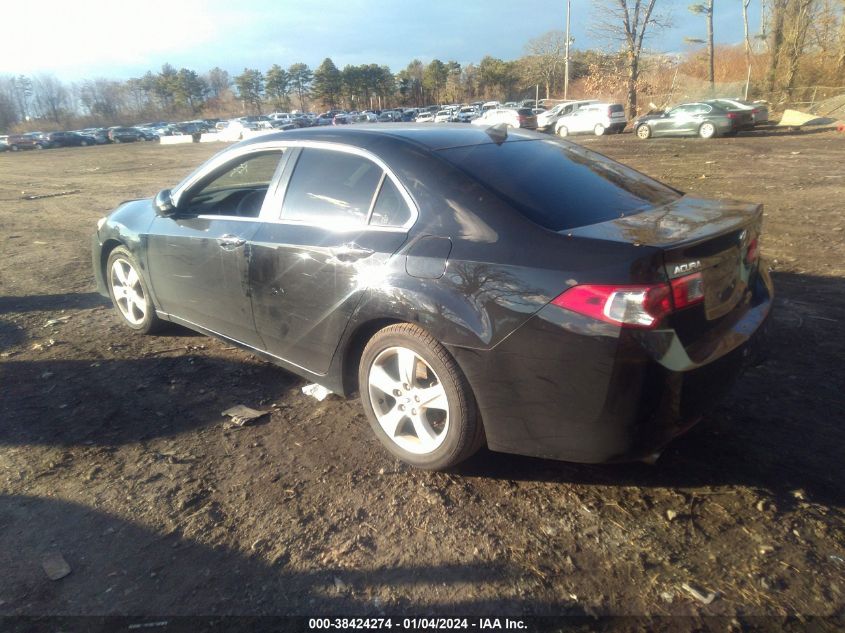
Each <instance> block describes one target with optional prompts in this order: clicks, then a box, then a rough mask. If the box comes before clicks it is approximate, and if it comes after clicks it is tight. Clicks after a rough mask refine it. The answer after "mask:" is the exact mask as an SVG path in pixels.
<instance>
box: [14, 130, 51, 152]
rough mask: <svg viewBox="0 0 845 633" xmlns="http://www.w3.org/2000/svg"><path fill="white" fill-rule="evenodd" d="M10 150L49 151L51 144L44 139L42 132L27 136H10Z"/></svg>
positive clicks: (30, 133) (31, 133)
mask: <svg viewBox="0 0 845 633" xmlns="http://www.w3.org/2000/svg"><path fill="white" fill-rule="evenodd" d="M6 142H7V143H8V145H9V149H10V150H11V151H13V152H17V151H18V150H22V149H47V148H48V147H50V142H49V141H46V140H45V139H44V138H42V133H41V132H29V133H27V134H9V138H8V140H7V141H6Z"/></svg>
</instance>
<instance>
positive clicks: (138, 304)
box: [110, 258, 147, 325]
mask: <svg viewBox="0 0 845 633" xmlns="http://www.w3.org/2000/svg"><path fill="white" fill-rule="evenodd" d="M110 274H111V287H112V293H113V294H114V301H115V303H116V304H117V308H118V310H120V313H121V314H122V315H123V318H125V319H126V320H127V321H129V323H131V324H132V325H141V324H142V323H143V322H144V319H145V318H146V316H147V298H146V296H145V295H144V288H143V286H142V285H141V279H140V278H139V277H138V272H137V271H136V270H135V267H134V266H132V264H130V263H129V262H128V261H126V260H125V259H122V258H118V259H116V260H114V262H113V263H112V266H111V273H110Z"/></svg>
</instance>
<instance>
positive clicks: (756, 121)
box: [707, 99, 769, 129]
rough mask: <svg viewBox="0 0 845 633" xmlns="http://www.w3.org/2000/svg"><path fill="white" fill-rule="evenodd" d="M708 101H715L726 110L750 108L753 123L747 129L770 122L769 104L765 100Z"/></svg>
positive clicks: (711, 100) (711, 101)
mask: <svg viewBox="0 0 845 633" xmlns="http://www.w3.org/2000/svg"><path fill="white" fill-rule="evenodd" d="M707 103H715V104H716V105H717V106H719V107H722V108H725V109H726V110H748V111H749V112H751V125H750V126H746V128H745V129H754V127H755V126H757V125H764V124H766V123H768V122H769V106H768V105H766V103H765V102H757V103H753V102H751V101H742V100H740V99H710V100H709V101H707Z"/></svg>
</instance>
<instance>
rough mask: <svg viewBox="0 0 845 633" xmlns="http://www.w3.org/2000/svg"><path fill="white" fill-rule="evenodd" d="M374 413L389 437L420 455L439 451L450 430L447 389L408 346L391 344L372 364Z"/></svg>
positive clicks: (369, 376)
mask: <svg viewBox="0 0 845 633" xmlns="http://www.w3.org/2000/svg"><path fill="white" fill-rule="evenodd" d="M368 388H369V395H370V401H371V402H372V405H373V412H374V413H375V415H376V418H377V420H378V423H379V425H380V426H381V428H382V430H383V431H384V432H385V434H386V435H387V437H388V438H390V440H391V441H392V442H394V443H395V444H396V445H397V446H399V447H400V448H402V449H404V450H406V451H408V452H409V453H414V454H417V455H424V454H427V453H431V452H432V451H434V450H436V449H437V448H438V447H439V446H440V445H441V444H442V443H443V440H444V439H445V438H446V434H447V432H448V430H449V400H448V397H447V396H446V389H445V388H444V386H443V383H441V381H440V378H439V377H438V376H437V374H436V373H435V372H434V370H433V369H432V368H431V366H430V365H429V364H428V363H427V362H426V361H425V360H424V359H423V358H422V357H421V356H420V355H419V354H417V353H416V352H414V351H413V350H410V349H408V348H406V347H388V348H387V349H385V350H383V351H382V352H381V353H380V354H378V356H376V358H375V359H374V360H373V362H372V364H371V365H370V369H369V372H368Z"/></svg>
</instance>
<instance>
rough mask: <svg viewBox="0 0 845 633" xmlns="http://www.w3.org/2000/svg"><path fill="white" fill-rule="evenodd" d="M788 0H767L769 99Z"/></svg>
mask: <svg viewBox="0 0 845 633" xmlns="http://www.w3.org/2000/svg"><path fill="white" fill-rule="evenodd" d="M788 3H789V0H769V2H768V4H769V21H770V23H771V32H770V35H769V70H768V72H767V73H766V92H767V93H768V94H769V98H770V99H771V97H772V95H774V92H775V83H776V82H777V71H778V65H779V64H780V56H781V51H782V49H783V27H784V14H785V12H786V6H787V4H788Z"/></svg>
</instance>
